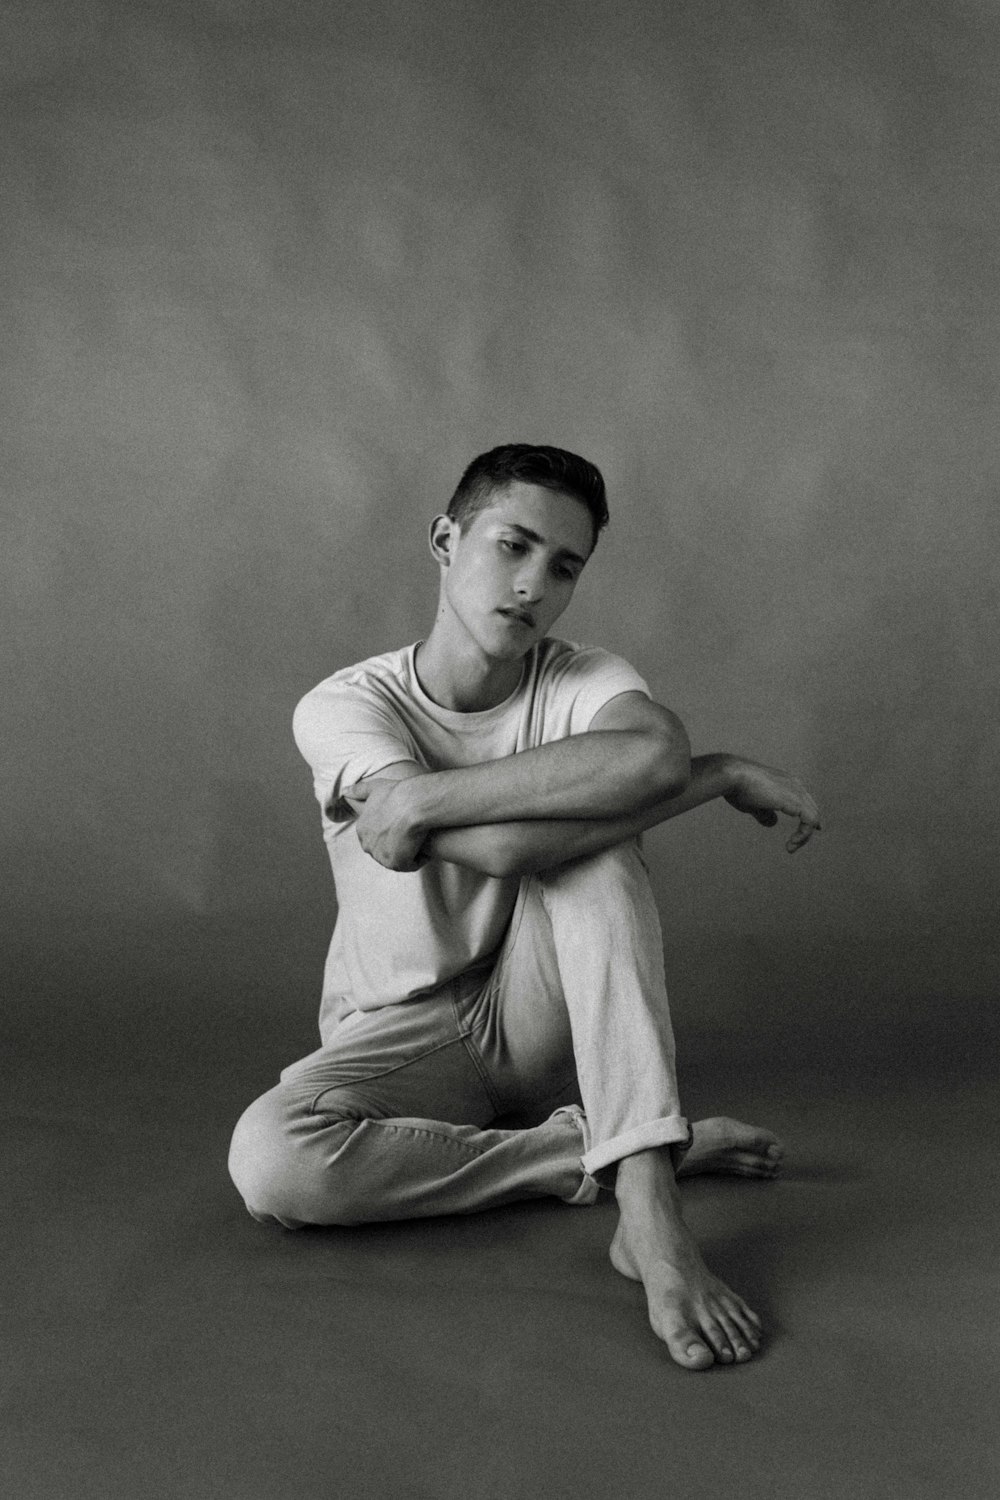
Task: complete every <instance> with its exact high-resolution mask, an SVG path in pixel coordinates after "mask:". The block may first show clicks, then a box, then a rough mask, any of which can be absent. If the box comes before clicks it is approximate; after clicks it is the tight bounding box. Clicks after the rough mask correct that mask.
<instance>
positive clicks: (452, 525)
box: [427, 516, 459, 568]
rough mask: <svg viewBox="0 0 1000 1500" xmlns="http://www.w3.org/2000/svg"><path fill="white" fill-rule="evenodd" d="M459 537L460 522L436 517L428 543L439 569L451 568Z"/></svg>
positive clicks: (445, 517) (444, 517)
mask: <svg viewBox="0 0 1000 1500" xmlns="http://www.w3.org/2000/svg"><path fill="white" fill-rule="evenodd" d="M458 536H459V528H458V522H457V521H454V520H452V518H451V516H435V517H434V519H433V521H432V522H431V526H430V531H429V533H428V536H427V541H428V544H429V546H430V549H431V556H432V557H433V559H434V561H435V562H436V563H437V564H438V566H439V567H441V568H447V567H449V566H450V564H451V559H452V557H453V555H454V552H455V543H456V542H457V541H458Z"/></svg>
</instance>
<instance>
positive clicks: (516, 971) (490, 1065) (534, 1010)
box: [229, 842, 690, 1228]
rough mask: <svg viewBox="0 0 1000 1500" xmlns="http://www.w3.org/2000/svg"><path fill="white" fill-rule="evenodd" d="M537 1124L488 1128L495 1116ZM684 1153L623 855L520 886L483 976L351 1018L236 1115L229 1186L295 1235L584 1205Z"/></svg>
mask: <svg viewBox="0 0 1000 1500" xmlns="http://www.w3.org/2000/svg"><path fill="white" fill-rule="evenodd" d="M573 1098H578V1099H580V1100H582V1103H583V1113H581V1112H580V1111H579V1110H573V1109H568V1110H567V1109H562V1110H557V1111H556V1113H555V1114H553V1115H552V1116H551V1117H550V1118H549V1119H548V1120H544V1121H543V1123H541V1124H537V1125H534V1126H530V1127H528V1128H522V1129H499V1128H496V1127H493V1128H490V1127H491V1122H493V1121H495V1120H497V1119H498V1118H499V1117H502V1116H508V1115H509V1116H514V1117H521V1118H525V1117H527V1118H531V1117H534V1118H536V1119H537V1118H539V1116H540V1115H544V1113H545V1112H546V1111H547V1110H548V1109H551V1108H552V1107H553V1106H554V1105H557V1104H559V1103H562V1102H565V1101H567V1100H571V1099H573ZM689 1140H690V1131H689V1128H688V1123H687V1121H686V1120H685V1119H684V1118H683V1116H682V1115H681V1113H680V1106H679V1103H678V1094H677V1084H676V1076H675V1070H674V1039H673V1032H672V1030H671V1025H670V1013H669V1009H668V1005H667V994H666V987H665V984H664V977H663V947H662V938H661V933H660V923H659V917H658V916H657V912H656V906H655V903H654V900H653V895H652V892H651V890H650V887H649V880H648V876H647V873H646V868H645V865H644V863H643V860H642V856H641V853H640V852H639V848H638V845H637V844H636V843H634V842H629V843H627V844H622V845H619V846H618V847H616V848H614V849H610V850H607V851H606V852H605V853H603V854H599V855H596V856H595V857H593V858H590V859H584V860H577V861H574V862H573V863H571V864H567V865H562V866H560V867H558V868H556V869H553V870H549V871H546V872H544V873H543V874H541V875H535V876H531V877H525V879H523V880H522V882H521V887H520V891H519V893H518V898H517V904H516V906H515V908H514V913H513V916H512V918H511V924H510V928H509V930H508V932H507V936H506V938H505V940H504V943H503V945H502V947H501V949H500V952H499V954H498V956H497V958H496V961H495V963H494V964H493V966H492V968H486V969H480V970H477V971H474V972H471V973H468V974H465V975H462V976H461V977H460V978H459V979H456V980H452V981H451V982H450V983H448V984H445V985H443V986H442V987H441V988H440V989H439V990H436V991H435V992H434V993H433V994H430V995H427V996H422V997H421V998H420V999H418V1000H409V1001H406V1002H403V1003H400V1004H399V1005H390V1006H386V1007H384V1008H382V1009H380V1010H374V1011H350V1012H348V1014H347V1015H346V1016H345V1017H344V1019H343V1020H342V1021H341V1022H340V1024H339V1026H338V1027H337V1029H336V1030H335V1032H334V1034H333V1036H332V1037H331V1039H330V1041H329V1043H328V1044H327V1045H325V1046H323V1047H321V1048H320V1049H319V1050H318V1051H317V1052H313V1053H312V1054H311V1055H310V1056H309V1057H306V1058H303V1059H302V1061H301V1062H298V1063H295V1064H293V1065H292V1066H291V1067H290V1068H287V1069H286V1070H285V1071H284V1072H283V1073H282V1075H281V1082H280V1083H279V1084H278V1085H277V1086H276V1087H275V1088H273V1089H271V1090H270V1092H269V1093H266V1094H264V1095H263V1096H262V1097H261V1098H260V1099H258V1100H257V1101H256V1102H255V1103H254V1104H252V1105H251V1106H250V1108H249V1109H248V1110H247V1111H246V1113H245V1114H244V1115H243V1117H242V1119H241V1120H240V1121H239V1124H238V1125H237V1127H236V1131H235V1134H234V1136H233V1143H232V1148H231V1151H230V1158H229V1169H230V1172H231V1174H232V1178H233V1181H234V1182H235V1184H236V1186H237V1188H238V1189H239V1191H240V1193H241V1194H242V1196H243V1198H244V1201H245V1202H246V1205H247V1208H248V1209H249V1210H250V1212H251V1214H253V1216H254V1217H255V1218H257V1219H261V1220H265V1221H275V1220H277V1221H278V1222H279V1223H281V1224H284V1225H286V1226H287V1227H289V1228H296V1227H298V1226H300V1225H302V1224H358V1223H362V1222H365V1221H369V1220H377V1219H402V1218H412V1217H418V1216H422V1215H426V1214H446V1213H470V1212H472V1211H474V1210H476V1209H482V1208H491V1207H494V1206H496V1205H498V1204H501V1203H507V1202H510V1201H511V1200H513V1199H516V1198H531V1197H537V1196H548V1195H553V1196H555V1197H559V1198H563V1199H565V1200H566V1201H568V1202H572V1203H589V1202H593V1201H594V1199H595V1198H596V1197H597V1190H598V1184H600V1185H601V1186H605V1187H607V1186H613V1183H614V1175H615V1171H616V1168H617V1163H618V1162H619V1161H620V1160H621V1159H622V1157H625V1156H628V1155H630V1154H631V1153H632V1152H635V1151H641V1150H645V1149H647V1148H650V1147H654V1146H673V1147H674V1148H675V1149H682V1148H683V1146H684V1145H685V1144H686V1143H687V1142H688V1141H689Z"/></svg>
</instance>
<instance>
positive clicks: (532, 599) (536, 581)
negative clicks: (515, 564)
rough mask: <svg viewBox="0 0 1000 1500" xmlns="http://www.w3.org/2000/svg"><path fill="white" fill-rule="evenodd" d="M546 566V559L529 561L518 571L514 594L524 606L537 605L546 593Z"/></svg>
mask: <svg viewBox="0 0 1000 1500" xmlns="http://www.w3.org/2000/svg"><path fill="white" fill-rule="evenodd" d="M545 578H546V566H545V561H544V559H541V560H539V561H536V560H534V559H530V560H528V561H527V562H526V563H525V565H524V567H523V568H521V569H520V570H519V571H518V575H517V578H516V579H515V582H514V592H515V593H516V595H517V597H518V598H519V599H520V600H521V601H522V602H523V603H524V604H537V603H538V602H539V600H540V599H541V598H542V596H543V595H544V593H545Z"/></svg>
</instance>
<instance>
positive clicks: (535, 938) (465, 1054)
mask: <svg viewBox="0 0 1000 1500" xmlns="http://www.w3.org/2000/svg"><path fill="white" fill-rule="evenodd" d="M606 521H607V507H606V503H605V495H604V482H603V480H602V478H601V476H600V474H599V473H598V471H597V470H596V469H595V468H594V467H593V465H591V464H589V463H587V462H586V461H585V460H583V459H581V458H578V457H576V455H574V454H571V453H566V452H563V451H561V450H560V449H557V448H539V447H529V446H526V445H520V444H519V445H513V446H509V447H503V448H497V449H494V450H493V451H491V452H490V453H486V454H483V455H482V456H481V457H479V458H477V459H475V460H474V462H473V463H472V464H471V465H470V466H469V468H468V469H467V470H466V472H465V474H464V475H463V476H462V479H461V481H460V483H459V485H458V488H457V490H456V491H455V494H454V496H453V498H452V500H451V503H450V505H449V507H448V513H447V515H442V516H437V517H436V518H435V520H434V521H433V522H432V524H431V528H430V547H431V552H432V554H433V556H434V559H435V561H436V562H437V565H438V568H439V570H440V594H439V601H438V611H437V617H436V619H435V622H434V626H433V629H432V630H431V632H430V635H429V636H428V637H427V639H426V641H420V642H418V643H417V644H416V645H415V646H410V647H407V648H405V649H403V650H400V651H393V652H389V653H387V654H385V655H383V656H376V657H372V658H371V659H370V660H368V661H364V662H361V663H360V664H359V665H358V666H354V667H348V668H345V669H344V670H342V671H339V672H336V673H334V675H333V676H332V677H329V678H327V679H326V681H325V682H322V683H320V685H319V686H318V687H317V688H315V689H314V690H313V691H312V692H311V693H309V694H307V696H306V697H305V698H304V699H303V700H302V702H301V703H300V704H299V706H298V708H297V710H296V714H295V734H296V739H297V742H298V745H299V748H300V749H301V751H302V753H303V755H304V756H305V758H306V760H307V761H308V762H309V764H310V765H311V766H312V769H313V774H314V779H315V789H316V795H317V797H318V799H319V802H320V805H321V807H322V809H323V828H324V835H325V838H326V841H327V844H328V847H329V851H330V859H331V863H332V866H333V873H334V878H335V881H336V888H337V898H338V908H339V911H338V917H337V923H336V927H335V931H334V934H333V941H332V943H331V946H330V952H329V957H328V960H327V965H326V974H325V982H324V989H323V1000H322V1006H321V1011H320V1036H321V1040H322V1046H321V1047H320V1048H319V1050H318V1051H316V1052H314V1053H312V1054H311V1056H309V1057H307V1058H305V1059H303V1060H302V1061H301V1062H299V1063H296V1064H294V1065H293V1066H292V1067H290V1068H288V1069H286V1070H285V1072H284V1073H283V1074H282V1076H281V1082H280V1083H279V1084H278V1085H277V1087H275V1088H273V1089H272V1090H271V1091H270V1092H269V1093H267V1094H265V1095H264V1096H263V1097H262V1098H261V1099H258V1100H257V1101H256V1103H255V1104H253V1105H251V1106H250V1108H249V1109H248V1110H247V1111H246V1113H245V1114H244V1116H243V1118H242V1119H241V1120H240V1122H239V1124H238V1126H237V1128H236V1132H235V1135H234V1137H233V1145H232V1151H231V1155H230V1171H231V1173H232V1176H233V1180H234V1182H235V1183H236V1185H237V1187H238V1188H239V1190H240V1192H241V1194H242V1195H243V1198H244V1200H245V1202H246V1205H247V1207H248V1209H249V1210H250V1212H251V1214H253V1215H254V1217H255V1218H258V1219H260V1220H263V1221H265V1222H278V1223H280V1224H284V1225H286V1226H288V1227H297V1226H299V1225H302V1224H357V1223H361V1222H364V1221H366V1220H368V1221H370V1220H385V1219H396V1218H405V1217H411V1216H416V1215H425V1214H437V1213H468V1212H472V1211H474V1210H476V1209H480V1208H487V1207H492V1206H495V1205H497V1204H501V1203H506V1202H510V1201H511V1200H513V1199H517V1198H525V1197H531V1196H537V1195H554V1196H555V1197H559V1198H562V1199H564V1200H565V1201H567V1202H569V1203H575V1204H588V1203H593V1202H594V1201H595V1200H596V1198H597V1197H598V1195H599V1193H600V1192H601V1190H602V1189H603V1190H605V1191H607V1192H613V1193H614V1194H615V1196H616V1198H617V1201H618V1206H619V1209H620V1220H619V1225H618V1229H617V1232H616V1234H615V1238H614V1242H613V1243H612V1246H611V1252H610V1253H611V1260H612V1263H613V1265H614V1266H615V1267H616V1268H617V1269H618V1270H619V1271H620V1272H622V1274H623V1275H625V1276H630V1277H633V1278H635V1279H637V1280H640V1281H642V1283H643V1284H644V1287H645V1291H646V1296H647V1301H648V1305H649V1315H650V1321H651V1323H652V1326H653V1328H654V1330H655V1331H656V1333H657V1334H658V1335H659V1336H660V1338H662V1339H663V1340H664V1341H665V1343H666V1344H667V1347H668V1349H669V1351H670V1354H671V1356H672V1357H673V1359H674V1360H676V1362H677V1363H678V1364H679V1365H681V1366H683V1367H684V1368H686V1369H691V1370H697V1369H704V1368H706V1367H707V1366H709V1365H711V1364H713V1363H714V1362H716V1361H719V1362H721V1363H723V1364H727V1363H732V1362H742V1361H744V1360H747V1359H750V1358H751V1357H752V1355H753V1353H754V1351H755V1350H757V1349H758V1347H759V1345H760V1339H761V1331H760V1319H759V1318H758V1317H757V1315H756V1313H754V1312H753V1311H752V1310H751V1309H750V1308H749V1307H748V1306H747V1305H746V1303H745V1302H744V1301H743V1300H742V1298H740V1297H739V1296H737V1295H736V1293H734V1292H732V1291H730V1289H729V1288H728V1287H727V1286H725V1285H724V1284H723V1283H722V1282H721V1281H719V1280H718V1278H717V1277H715V1276H713V1274H712V1273H711V1271H709V1269H708V1267H707V1266H706V1265H705V1263H704V1261H703V1260H702V1258H701V1255H700V1253H699V1251H698V1249H697V1246H696V1245H695V1243H694V1240H693V1239H692V1237H691V1235H690V1233H689V1231H688V1229H687V1227H686V1225H685V1223H684V1220H683V1217H682V1215H681V1209H680V1203H679V1199H678V1193H677V1187H676V1182H675V1175H676V1176H683V1175H685V1174H693V1173H696V1172H709V1171H717V1172H729V1173H733V1174H736V1175H742V1176H751V1177H769V1176H771V1175H772V1174H773V1173H774V1172H775V1170H776V1169H777V1166H778V1162H779V1160H780V1158H781V1154H782V1152H781V1147H780V1145H779V1143H778V1142H777V1141H776V1139H775V1138H774V1136H773V1135H771V1134H770V1132H768V1131H765V1130H759V1129H755V1128H753V1127H751V1126H747V1125H743V1124H740V1123H739V1122H738V1121H735V1120H726V1119H713V1120H704V1121H701V1122H700V1123H698V1124H696V1125H695V1126H694V1127H693V1131H692V1129H691V1128H690V1127H689V1125H688V1122H687V1120H686V1119H685V1118H684V1117H683V1115H682V1113H681V1106H680V1100H679V1096H678V1092H677V1083H676V1077H675V1070H674V1043H673V1035H672V1031H671V1025H670V1015H669V1011H668V1008H667V996H666V990H665V987H664V977H663V955H662V943H661V935H660V927H659V921H658V918H657V914H656V908H655V905H654V902H653V898H652V895H651V892H650V888H649V882H648V879H647V875H646V870H645V867H644V865H643V862H642V857H641V854H640V851H639V845H638V836H639V835H640V834H641V833H642V832H643V830H644V829H647V828H651V827H653V826H654V825H655V824H657V823H660V822H663V821H664V820H665V819H667V818H672V817H675V816H676V815H677V814H679V813H682V812H687V811H688V810H689V809H690V808H694V807H697V806H699V805H700V804H701V803H704V802H707V801H709V800H710V799H712V798H715V797H725V798H726V800H727V801H728V802H729V803H731V805H732V806H734V807H736V808H737V809H738V810H740V811H742V812H746V813H750V814H752V815H753V816H754V817H756V818H757V820H758V821H759V822H761V823H763V824H765V825H768V826H770V825H773V824H774V823H776V822H777V817H778V814H779V813H785V814H789V815H790V816H791V817H793V818H795V819H796V820H797V828H796V829H795V831H794V832H793V833H792V834H791V837H790V838H789V840H788V844H787V848H788V849H789V850H790V851H792V850H794V849H797V848H799V847H801V845H802V844H804V843H805V842H806V840H807V839H808V838H809V837H810V835H811V834H812V832H813V831H814V830H815V829H817V828H818V827H819V814H818V811H817V808H816V805H815V803H814V802H813V800H812V798H811V797H810V796H809V794H808V792H806V791H805V789H804V788H803V787H802V786H801V784H800V783H799V782H798V781H797V780H796V779H795V778H793V777H789V776H786V775H785V774H784V773H783V772H780V771H775V770H771V769H769V768H767V767H765V766H760V765H757V764H755V763H753V762H750V761H746V760H743V759H739V758H737V757H735V756H732V755H703V756H699V757H696V758H695V759H694V760H692V759H691V756H690V752H689V747H688V740H687V735H686V734H685V731H684V726H683V725H682V724H681V722H680V720H679V719H678V718H677V717H676V715H675V714H673V713H671V712H670V710H669V709H666V708H663V707H661V706H660V705H659V704H656V703H654V702H652V701H651V699H650V696H649V692H648V689H647V688H646V685H645V683H644V682H643V681H642V679H641V678H640V677H639V676H638V674H637V673H636V672H635V671H634V670H633V669H632V668H631V667H630V666H629V665H628V664H627V663H626V662H624V661H623V660H621V658H619V657H616V656H612V655H611V654H610V653H608V652H606V651H602V650H598V649H595V648H588V647H579V646H575V645H572V644H570V643H568V642H565V641H561V640H558V639H554V638H551V637H550V636H549V633H548V632H549V630H550V629H551V628H552V626H553V625H554V624H555V622H556V620H558V618H559V616H560V615H561V614H562V612H563V610H564V609H565V608H566V606H567V604H568V603H569V601H570V599H571V597H572V595H573V590H574V588H575V586H576V583H577V580H578V578H579V577H580V574H581V573H582V572H583V569H584V567H585V565H586V563H587V560H588V558H589V557H590V554H591V552H592V551H593V549H594V546H595V543H596V540H597V536H598V533H599V531H600V529H601V527H602V526H604V525H605V523H606ZM503 1117H514V1118H517V1117H520V1119H521V1120H522V1121H524V1120H525V1119H529V1120H530V1119H534V1120H536V1121H538V1120H540V1123H535V1124H533V1125H528V1126H522V1128H519V1129H509V1128H506V1124H505V1125H504V1126H503V1127H501V1126H500V1125H498V1124H497V1123H495V1122H497V1121H499V1120H502V1119H503Z"/></svg>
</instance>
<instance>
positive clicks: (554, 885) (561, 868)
mask: <svg viewBox="0 0 1000 1500" xmlns="http://www.w3.org/2000/svg"><path fill="white" fill-rule="evenodd" d="M537 878H538V880H539V883H540V885H541V888H542V891H543V893H544V894H545V895H555V894H558V893H559V892H561V891H567V892H578V891H581V890H583V889H589V890H597V891H601V890H603V891H605V892H607V893H608V894H609V895H611V894H613V893H618V892H622V891H628V890H630V889H632V888H634V886H635V885H636V883H637V882H638V883H639V884H640V885H645V884H646V883H647V881H648V874H647V869H646V863H645V860H644V859H643V857H642V850H641V849H640V847H639V842H638V840H637V839H626V840H625V842H624V843H621V844H612V846H611V847H610V849H602V850H601V852H600V853H599V854H588V855H586V856H585V857H584V858H583V859H573V860H570V861H569V862H568V863H567V864H564V865H556V866H554V867H553V868H552V869H551V870H543V871H542V872H541V874H540V875H539V876H538V877H537Z"/></svg>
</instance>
